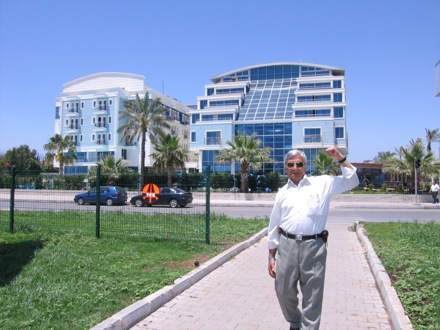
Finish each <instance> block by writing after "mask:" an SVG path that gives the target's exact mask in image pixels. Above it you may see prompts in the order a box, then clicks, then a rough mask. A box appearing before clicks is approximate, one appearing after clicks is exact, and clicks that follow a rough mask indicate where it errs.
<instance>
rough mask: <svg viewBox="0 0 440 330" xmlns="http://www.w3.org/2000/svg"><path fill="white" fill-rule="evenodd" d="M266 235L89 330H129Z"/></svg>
mask: <svg viewBox="0 0 440 330" xmlns="http://www.w3.org/2000/svg"><path fill="white" fill-rule="evenodd" d="M266 234H267V228H265V229H262V230H261V231H260V232H259V233H257V234H255V235H254V236H252V237H251V238H249V239H248V240H246V241H244V242H241V243H238V244H236V245H234V246H233V247H231V248H229V249H228V250H226V251H224V252H223V253H221V254H219V255H218V256H216V257H214V258H212V259H210V260H208V261H207V262H205V263H204V264H202V265H201V266H200V267H199V268H197V269H194V270H192V271H191V272H189V273H188V274H186V275H185V276H183V277H181V278H178V279H176V280H175V281H174V285H168V286H166V287H164V288H162V289H161V290H159V291H157V292H155V293H153V294H151V295H149V296H147V297H145V298H143V299H141V300H138V301H137V302H135V303H134V304H132V305H130V306H128V307H126V308H124V309H123V310H121V311H120V312H118V313H116V314H114V315H112V316H110V317H109V318H108V319H106V320H104V321H102V322H101V323H99V324H97V325H95V326H94V327H93V328H91V329H90V330H126V329H130V328H131V327H133V326H134V325H136V324H137V323H139V322H140V321H142V320H143V319H145V318H146V317H147V316H149V315H150V314H151V313H153V312H154V311H156V310H157V309H159V308H160V307H161V306H163V305H164V304H166V303H167V302H169V301H170V300H171V299H173V298H175V297H176V296H178V295H179V294H181V293H182V292H183V291H185V290H186V289H188V288H189V287H191V286H192V285H193V284H195V283H196V282H198V281H199V280H201V279H202V278H203V277H205V276H206V275H208V274H209V273H211V272H212V271H213V270H215V269H216V268H218V267H220V266H221V265H223V264H224V263H225V262H226V261H228V260H230V259H232V258H233V257H235V256H236V255H237V254H239V253H240V252H241V251H243V250H245V249H247V248H248V247H250V246H251V245H252V244H255V243H256V242H258V241H259V240H260V239H262V238H263V237H264V236H266Z"/></svg>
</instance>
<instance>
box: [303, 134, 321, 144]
mask: <svg viewBox="0 0 440 330" xmlns="http://www.w3.org/2000/svg"><path fill="white" fill-rule="evenodd" d="M321 142H322V137H321V135H319V134H316V135H306V136H304V143H321Z"/></svg>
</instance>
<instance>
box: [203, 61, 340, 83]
mask: <svg viewBox="0 0 440 330" xmlns="http://www.w3.org/2000/svg"><path fill="white" fill-rule="evenodd" d="M279 65H298V66H311V67H319V68H322V69H327V70H331V71H337V73H338V74H340V75H343V74H344V72H345V70H344V69H341V68H337V67H334V66H329V65H323V64H316V63H307V62H271V63H264V64H258V65H250V66H246V67H242V68H239V69H236V70H232V71H228V72H225V73H222V74H219V75H217V76H214V77H212V78H211V81H212V82H214V83H216V82H218V81H220V79H221V78H222V77H226V76H229V75H231V74H234V73H237V72H241V71H246V70H251V69H257V68H261V67H267V66H279Z"/></svg>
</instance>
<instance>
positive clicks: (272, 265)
mask: <svg viewBox="0 0 440 330" xmlns="http://www.w3.org/2000/svg"><path fill="white" fill-rule="evenodd" d="M275 263H276V261H275V260H269V265H268V269H269V275H270V277H272V278H275V277H276V272H275Z"/></svg>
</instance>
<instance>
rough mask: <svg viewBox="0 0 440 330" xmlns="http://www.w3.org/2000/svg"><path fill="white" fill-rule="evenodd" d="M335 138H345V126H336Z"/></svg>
mask: <svg viewBox="0 0 440 330" xmlns="http://www.w3.org/2000/svg"><path fill="white" fill-rule="evenodd" d="M335 138H337V139H343V138H344V127H335Z"/></svg>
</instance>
